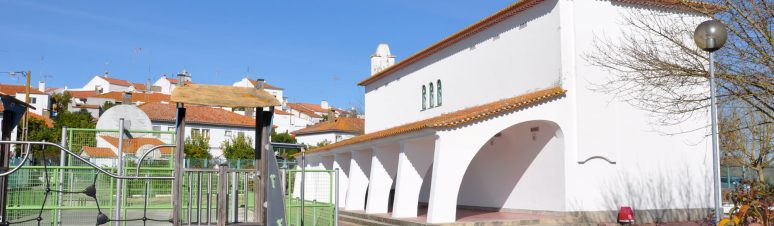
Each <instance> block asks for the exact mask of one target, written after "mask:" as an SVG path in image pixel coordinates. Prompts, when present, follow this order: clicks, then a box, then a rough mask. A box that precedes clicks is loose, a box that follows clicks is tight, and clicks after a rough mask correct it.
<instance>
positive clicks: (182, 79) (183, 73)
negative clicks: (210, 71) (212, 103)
mask: <svg viewBox="0 0 774 226" xmlns="http://www.w3.org/2000/svg"><path fill="white" fill-rule="evenodd" d="M189 77H191V75H190V74H188V71H186V70H185V69H183V71H181V72H180V73H179V74H177V86H183V85H185V81H187V80H186V79H188V78H189Z"/></svg>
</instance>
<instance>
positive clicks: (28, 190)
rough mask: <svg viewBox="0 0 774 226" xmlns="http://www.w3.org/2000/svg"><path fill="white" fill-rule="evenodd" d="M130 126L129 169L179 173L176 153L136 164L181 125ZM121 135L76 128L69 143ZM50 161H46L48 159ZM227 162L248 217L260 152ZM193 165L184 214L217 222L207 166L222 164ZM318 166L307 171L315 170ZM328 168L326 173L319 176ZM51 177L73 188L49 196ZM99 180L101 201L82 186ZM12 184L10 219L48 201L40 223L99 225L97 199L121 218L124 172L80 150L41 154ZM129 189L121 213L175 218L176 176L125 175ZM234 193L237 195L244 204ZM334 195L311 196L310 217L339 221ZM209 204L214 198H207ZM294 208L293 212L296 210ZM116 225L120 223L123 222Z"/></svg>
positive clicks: (241, 212) (95, 142)
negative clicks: (53, 156)
mask: <svg viewBox="0 0 774 226" xmlns="http://www.w3.org/2000/svg"><path fill="white" fill-rule="evenodd" d="M129 133H130V134H131V139H130V138H128V137H126V138H125V139H124V140H123V145H124V153H125V157H124V159H125V164H124V166H123V168H124V171H123V175H137V176H172V175H173V171H174V169H173V165H172V164H173V161H172V155H171V153H166V154H151V155H149V157H148V158H147V159H145V160H144V161H143V162H142V163H141V164H142V165H141V166H142V167H141V170H140V171H139V174H138V173H136V172H135V169H136V166H137V162H136V160H137V158H138V156H140V155H141V154H142V153H144V151H147V150H148V149H150V148H151V147H153V146H156V145H159V144H173V143H174V138H175V135H174V134H175V132H174V131H129ZM118 137H119V133H118V131H117V130H98V129H68V131H67V137H66V141H67V142H66V144H65V147H67V148H68V149H69V150H71V151H73V152H75V153H80V154H83V153H81V152H82V151H83V149H84V147H103V148H113V149H116V148H117V146H118V144H117V139H118ZM138 138H139V139H138ZM155 152H159V151H158V150H157V151H155ZM48 156H51V155H48ZM82 156H84V155H82ZM44 161H45V163H46V166H44V165H43V162H44ZM89 161H91V162H92V163H95V164H97V165H98V166H100V167H101V168H102V169H104V170H106V171H108V172H111V173H114V174H115V173H116V172H118V169H117V166H116V163H117V161H115V159H111V158H95V157H91V158H89ZM227 163H228V167H229V168H230V169H233V170H234V172H233V173H229V178H231V179H232V181H230V182H229V186H230V187H229V199H230V202H229V207H230V211H229V219H230V221H233V219H234V218H233V216H234V213H236V215H238V216H237V217H238V219H239V220H240V221H244V220H245V219H252V214H253V213H254V209H255V206H254V194H253V192H252V191H253V186H254V184H253V182H252V181H253V177H254V176H255V175H254V173H248V172H245V170H244V169H250V168H253V167H254V166H255V160H237V161H228V162H227ZM294 164H295V163H294V162H287V163H286V164H285V165H294ZM11 165H17V164H13V161H12V164H11ZM186 166H187V167H186V171H185V172H184V174H183V180H182V182H183V183H182V186H183V189H182V191H183V194H182V197H183V203H182V204H183V205H182V208H183V209H182V210H181V211H182V213H183V215H182V217H183V219H184V221H186V222H191V223H198V222H204V221H205V220H206V219H209V222H213V223H214V222H215V220H216V219H215V212H216V211H214V208H217V207H216V203H217V202H216V198H217V197H214V196H215V194H217V192H216V191H215V189H216V188H217V181H218V174H217V173H207V172H205V171H207V170H208V169H214V168H215V167H214V164H213V163H212V162H211V161H210V160H197V159H187V160H186ZM192 168H197V169H198V170H189V169H192ZM239 170H241V171H239ZM289 173H290V175H288V176H286V178H287V177H290V178H292V177H293V175H295V174H296V172H295V171H292V170H291V171H289ZM310 173H311V172H310ZM310 173H308V174H307V176H310V175H312V174H310ZM322 175H323V174H320V175H319V176H322ZM46 177H48V179H46ZM312 177H315V176H312ZM95 178H96V179H95ZM234 178H236V180H237V182H233V179H234ZM95 180H96V182H95ZM328 180H329V182H328V183H329V184H332V180H333V178H332V177H330V178H328ZM46 181H48V182H49V183H51V184H50V185H49V186H48V188H51V189H56V190H63V191H68V192H72V193H63V194H59V193H49V197H46V195H45V194H46V189H47V186H46V185H45V183H46ZM290 181H292V180H290ZM321 181H322V180H321ZM92 183H94V184H95V185H96V188H97V189H96V190H97V195H96V196H97V201H98V202H99V203H97V202H95V201H94V199H93V198H91V197H88V196H86V195H84V194H82V193H80V192H81V191H83V189H85V188H86V187H87V186H89V185H91V184H92ZM321 183H322V182H321ZM9 185H10V186H9V187H10V190H9V192H8V194H9V200H8V205H7V207H8V211H9V212H8V220H9V221H11V222H18V221H23V220H27V219H32V218H36V217H37V216H38V214H39V212H40V211H41V208H42V210H43V211H42V212H43V214H42V216H41V217H42V221H41V222H40V223H41V224H40V225H52V226H54V225H68V226H69V225H94V224H95V221H96V215H97V205H99V208H100V209H101V211H102V212H103V213H104V214H106V215H108V216H109V217H110V218H111V219H113V218H114V212H115V208H116V193H117V189H118V185H117V180H116V179H114V178H111V177H109V176H107V175H104V174H101V173H99V172H98V171H97V170H96V169H94V168H92V167H91V166H88V165H86V164H84V163H83V162H81V161H80V160H77V159H74V158H68V159H67V160H66V161H65V164H64V165H60V162H59V159H43V158H39V157H36V159H35V161H31V162H29V163H28V164H27V165H25V166H23V167H22V168H21V169H20V170H19V171H17V172H16V173H14V174H11V175H9ZM146 186H147V190H146ZM210 188H211V190H210ZM326 189H329V190H330V189H332V188H330V187H328V188H326ZM234 191H235V193H234ZM121 193H122V196H121V198H122V200H123V201H122V203H121V206H120V208H121V213H122V216H121V219H139V218H142V217H143V216H147V217H148V218H151V219H157V220H168V219H170V218H171V215H172V211H173V210H172V194H171V193H172V181H171V180H124V181H123V187H122V192H121ZM289 194H292V193H289ZM332 194H333V193H331V195H332ZM208 197H210V198H211V200H209V202H208V200H207V198H208ZM329 199H330V198H329ZM44 200H45V203H44ZM146 200H147V202H146ZM288 200H289V202H288V203H289V210H293V208H297V207H298V206H300V205H299V203H298V199H297V198H296V199H295V201H294V198H293V197H292V195H289V196H288ZM232 201H236V205H234V203H233V202H232ZM332 201H333V200H332V199H330V200H317V201H313V202H311V203H310V204H308V205H307V206H308V207H307V209H306V211H305V212H306V215H307V216H314V217H309V218H307V219H310V220H312V221H314V222H315V224H316V225H332V221H331V219H332V215H331V214H332V213H333V208H332V207H333V205H332V203H333V202H332ZM293 203H295V205H293ZM208 204H209V205H211V206H207V205H208ZM233 206H237V211H238V213H237V212H235V211H234V209H233ZM197 208H198V209H202V208H213V209H212V210H211V211H209V212H206V211H188V209H197ZM288 212H289V213H290V212H291V211H288ZM146 214H147V215H146ZM297 214H298V213H296V216H297ZM188 219H190V221H189V220H188ZM140 224H141V223H140V222H129V223H127V222H123V223H122V224H121V225H140ZM16 225H38V224H37V221H30V222H27V223H24V224H16ZM108 225H116V226H117V225H118V224H108ZM147 225H169V223H168V222H151V221H148V222H147ZM295 225H298V224H295ZM306 225H310V224H306Z"/></svg>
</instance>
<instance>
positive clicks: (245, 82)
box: [233, 78, 287, 104]
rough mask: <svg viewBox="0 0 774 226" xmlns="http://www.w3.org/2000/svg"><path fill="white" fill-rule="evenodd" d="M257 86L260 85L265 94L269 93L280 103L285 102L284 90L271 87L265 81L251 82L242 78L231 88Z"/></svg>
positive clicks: (251, 80)
mask: <svg viewBox="0 0 774 226" xmlns="http://www.w3.org/2000/svg"><path fill="white" fill-rule="evenodd" d="M258 84H262V85H263V90H265V91H266V92H269V93H270V94H271V95H274V97H276V98H277V100H279V101H280V103H283V104H285V102H287V99H286V98H285V95H284V92H285V89H283V88H280V87H277V86H274V85H271V84H269V83H267V82H266V81H264V80H263V79H256V80H253V79H249V78H242V80H239V81H238V82H235V83H234V84H233V86H237V87H250V88H255V87H257V86H258Z"/></svg>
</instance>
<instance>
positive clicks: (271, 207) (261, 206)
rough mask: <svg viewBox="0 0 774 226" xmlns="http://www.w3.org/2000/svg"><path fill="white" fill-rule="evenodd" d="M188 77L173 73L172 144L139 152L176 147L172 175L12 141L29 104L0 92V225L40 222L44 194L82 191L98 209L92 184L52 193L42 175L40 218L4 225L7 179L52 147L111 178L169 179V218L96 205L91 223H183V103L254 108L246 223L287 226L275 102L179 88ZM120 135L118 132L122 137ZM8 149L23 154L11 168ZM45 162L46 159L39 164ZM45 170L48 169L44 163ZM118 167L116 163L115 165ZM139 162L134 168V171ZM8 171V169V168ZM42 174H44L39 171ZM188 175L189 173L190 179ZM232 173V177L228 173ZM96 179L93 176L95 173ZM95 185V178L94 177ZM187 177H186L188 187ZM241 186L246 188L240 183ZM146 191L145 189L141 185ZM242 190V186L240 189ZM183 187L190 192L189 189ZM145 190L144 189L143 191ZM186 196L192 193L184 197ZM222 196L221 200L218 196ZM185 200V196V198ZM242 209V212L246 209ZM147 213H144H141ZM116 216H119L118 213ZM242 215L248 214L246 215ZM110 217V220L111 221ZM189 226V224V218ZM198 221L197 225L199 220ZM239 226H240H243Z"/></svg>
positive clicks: (222, 220)
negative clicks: (123, 215)
mask: <svg viewBox="0 0 774 226" xmlns="http://www.w3.org/2000/svg"><path fill="white" fill-rule="evenodd" d="M185 76H188V75H187V74H186V73H181V74H179V75H178V87H177V88H176V89H175V91H174V92H173V93H172V97H171V100H172V101H173V102H175V103H176V104H177V110H176V115H177V116H176V122H175V128H176V130H175V131H176V134H175V144H174V145H160V146H157V147H153V148H152V149H150V150H149V151H147V152H146V153H144V154H143V156H142V157H141V158H140V161H142V159H143V158H144V157H145V155H147V154H148V153H150V152H151V151H153V150H158V149H160V148H168V147H175V149H176V150H175V151H174V158H173V159H174V172H173V175H172V176H139V175H133V176H132V175H122V174H120V173H119V174H114V173H111V172H109V171H106V170H104V169H102V168H101V167H99V166H97V165H96V164H94V163H91V162H89V161H88V160H86V159H84V158H82V157H81V156H79V155H78V154H77V153H75V152H73V151H72V150H69V149H67V148H66V147H64V146H62V145H60V144H55V143H50V142H44V141H11V139H10V138H11V135H10V134H11V133H10V132H11V131H13V129H14V128H15V127H16V125H18V123H19V120H20V119H21V116H23V115H24V112H26V111H27V108H29V105H26V104H24V103H22V102H19V101H18V100H15V99H14V98H13V97H10V96H8V95H3V94H0V99H2V101H3V105H4V107H5V108H4V111H3V121H2V127H1V128H0V131H2V140H0V226H7V225H13V224H20V223H26V222H31V221H37V222H38V225H40V222H41V220H42V219H41V215H42V211H43V207H44V206H45V203H46V202H45V199H47V198H48V197H49V193H82V194H84V195H86V196H89V197H92V198H94V201H95V202H96V203H97V205H99V200H97V198H96V195H95V194H96V192H97V190H98V189H99V188H97V187H96V186H95V184H94V183H93V184H91V185H90V186H87V187H86V188H83V190H78V191H65V190H63V189H59V190H55V189H52V188H51V187H50V184H51V183H49V180H50V179H49V177H48V176H45V177H44V178H45V185H46V189H45V192H46V193H45V196H44V197H45V198H44V202H43V204H42V205H41V210H40V214H38V217H37V218H32V219H27V220H22V221H18V222H9V221H8V219H7V207H6V202H7V199H8V197H7V194H8V187H7V186H8V175H11V174H13V173H14V172H16V171H17V170H18V169H19V168H21V166H22V165H24V163H25V162H26V161H28V159H29V158H30V157H31V156H32V155H33V152H32V151H31V147H33V146H35V145H39V146H41V147H46V146H48V147H55V148H57V149H59V150H60V151H61V153H62V154H63V155H69V156H71V157H72V158H74V159H75V160H79V161H82V162H83V163H85V164H86V165H87V166H89V167H91V168H94V169H95V170H97V171H99V172H100V173H101V174H104V175H106V176H109V177H112V178H114V179H117V180H145V181H146V184H147V181H149V180H172V181H173V182H172V185H173V186H172V206H173V208H172V210H173V211H172V216H171V219H168V220H167V219H149V218H148V217H147V216H146V215H145V214H143V217H142V218H138V219H110V218H109V217H108V215H107V214H105V213H103V212H102V210H101V209H99V207H98V208H97V214H95V217H96V219H95V223H96V225H103V224H106V223H108V222H127V221H142V222H143V225H144V224H145V222H146V221H169V222H170V223H172V225H174V226H182V225H183V214H182V211H183V197H182V196H183V190H182V189H183V184H184V183H183V177H184V173H185V172H191V170H189V169H185V162H184V161H185V150H184V149H185V145H184V142H185V124H186V108H185V105H186V104H193V105H203V106H211V107H232V108H237V107H238V108H249V109H254V110H255V111H254V112H255V115H256V121H255V123H256V124H255V142H256V143H255V159H256V160H257V161H256V162H257V167H256V169H255V170H253V171H254V172H252V173H254V175H256V176H254V177H253V184H254V185H255V186H253V188H254V191H253V192H254V193H255V199H254V202H255V203H254V204H255V205H254V206H255V213H254V214H253V222H252V224H247V225H286V219H285V217H286V215H285V203H284V201H285V196H284V195H285V192H284V186H280V185H279V184H278V183H281V181H278V180H276V179H275V178H279V177H280V176H281V175H280V173H279V169H278V166H277V161H276V158H275V157H274V155H273V151H272V150H273V148H272V144H271V143H270V141H269V137H270V134H271V129H272V127H271V125H272V123H271V122H272V117H273V114H274V107H275V106H278V105H280V103H279V101H277V99H276V98H274V97H273V96H272V95H271V94H269V93H268V92H265V91H263V90H262V87H260V86H259V87H257V89H253V88H244V87H231V86H216V85H195V84H184V81H185V79H184V77H185ZM124 132H125V131H120V132H119V133H124ZM11 145H18V146H21V147H22V149H20V150H22V151H21V154H22V156H24V158H23V160H22V161H21V162H20V163H19V164H18V165H17V166H15V167H13V168H11V167H9V157H10V154H11V148H12V147H11ZM119 146H122V145H119ZM44 162H45V161H44ZM45 164H46V163H44V167H47V165H45ZM119 165H121V164H120V163H119ZM139 165H140V164H139V163H138V169H137V171H138V172H139ZM9 168H10V169H9ZM226 169H227V168H226V167H225V166H222V167H219V169H218V170H219V171H223V172H221V174H226V173H227V172H226ZM44 172H45V171H44ZM190 175H191V174H189V177H190ZM233 175H236V174H233ZM95 178H96V175H95ZM218 179H219V180H225V181H226V183H227V181H228V180H227V179H225V177H218ZM95 181H96V179H95ZM190 181H191V179H190V178H189V183H190ZM245 184H247V183H246V182H245ZM217 185H218V186H217V187H218V188H217V192H218V194H228V191H227V190H228V186H227V185H225V184H223V183H221V182H218V184H217ZM146 187H147V185H146ZM245 187H247V186H245ZM188 189H191V188H190V187H189V188H188ZM146 190H147V189H146ZM188 194H189V196H190V194H191V192H189V193H188ZM220 197H225V196H220ZM189 200H190V198H189ZM217 205H218V207H217V225H219V226H224V225H226V221H227V219H228V217H227V214H228V213H227V205H228V204H227V199H226V198H220V199H219V200H218V203H217ZM188 209H189V215H188V216H189V217H190V211H191V210H190V205H189V208H188ZM245 209H246V208H245ZM144 212H147V211H144ZM117 216H119V215H117ZM245 216H247V214H245ZM114 218H115V217H114ZM188 223H191V221H190V220H189V221H188ZM199 223H201V222H199ZM243 225H244V224H243Z"/></svg>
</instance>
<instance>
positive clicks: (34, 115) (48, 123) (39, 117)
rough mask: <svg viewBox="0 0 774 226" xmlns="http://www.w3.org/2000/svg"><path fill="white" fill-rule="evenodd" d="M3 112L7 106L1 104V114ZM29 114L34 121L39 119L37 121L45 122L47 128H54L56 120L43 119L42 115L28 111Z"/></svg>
mask: <svg viewBox="0 0 774 226" xmlns="http://www.w3.org/2000/svg"><path fill="white" fill-rule="evenodd" d="M3 111H5V106H3V105H2V104H0V112H3ZM27 113H29V114H30V117H32V118H34V119H37V120H41V121H43V123H45V124H46V127H48V128H54V120H51V118H46V117H43V116H42V115H39V114H37V113H35V112H31V111H27Z"/></svg>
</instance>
